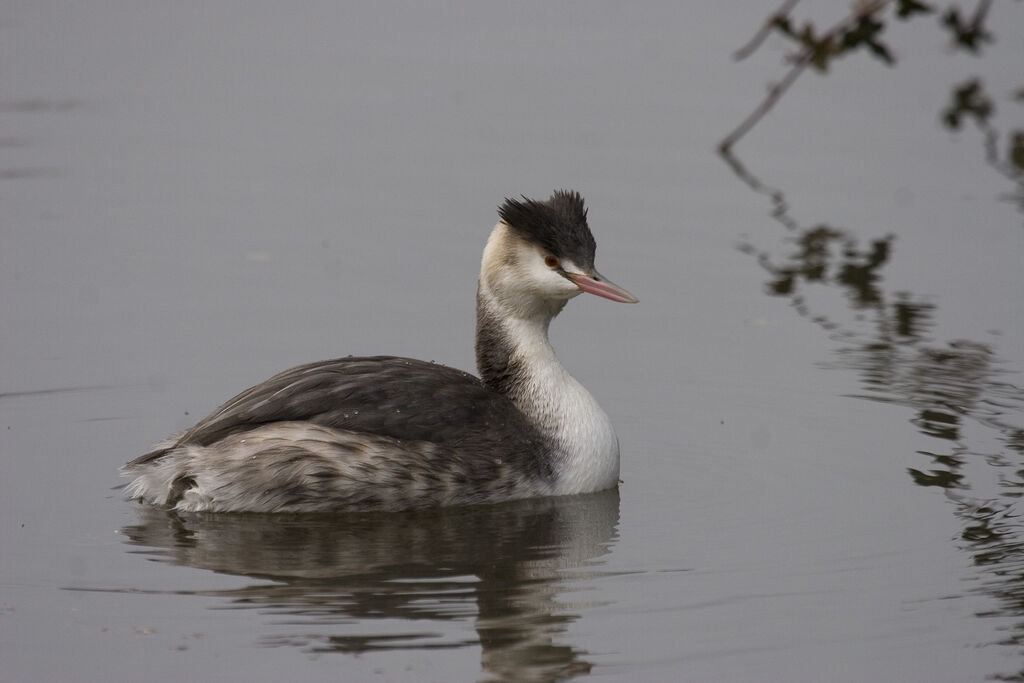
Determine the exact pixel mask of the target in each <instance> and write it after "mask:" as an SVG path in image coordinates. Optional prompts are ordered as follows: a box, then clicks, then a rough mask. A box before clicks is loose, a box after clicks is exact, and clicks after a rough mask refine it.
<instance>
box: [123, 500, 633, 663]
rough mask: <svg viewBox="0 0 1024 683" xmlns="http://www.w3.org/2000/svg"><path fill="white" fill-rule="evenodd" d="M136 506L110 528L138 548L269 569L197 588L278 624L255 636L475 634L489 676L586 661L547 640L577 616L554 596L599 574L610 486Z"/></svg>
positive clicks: (366, 642)
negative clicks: (285, 504)
mask: <svg viewBox="0 0 1024 683" xmlns="http://www.w3.org/2000/svg"><path fill="white" fill-rule="evenodd" d="M138 515H139V523H138V524H135V525H132V526H126V527H124V528H123V529H122V530H121V532H122V533H123V534H124V536H125V538H126V539H127V542H128V543H129V544H131V545H132V546H139V547H143V548H145V550H144V551H143V552H144V553H145V554H147V555H152V556H153V557H154V558H156V559H158V560H160V561H164V562H169V563H171V564H177V565H182V566H188V567H196V568H200V569H208V570H212V571H215V572H218V573H223V574H231V575H237V576H245V577H249V578H253V579H264V580H267V581H271V582H273V583H262V582H261V583H253V584H251V585H247V586H245V587H242V588H237V589H231V590H224V591H203V592H202V594H203V595H208V596H214V597H221V598H224V599H226V600H228V601H229V606H230V607H232V608H239V609H256V610H259V611H260V613H261V614H262V615H263V616H264V617H265V618H266V619H267V621H268V623H269V624H271V625H273V626H274V628H281V629H282V632H281V633H280V634H279V635H274V636H272V637H268V638H265V639H263V640H262V641H261V643H260V644H261V645H263V646H267V647H274V646H293V647H298V648H300V649H302V650H304V651H306V652H308V653H311V654H323V653H332V652H333V653H351V654H360V653H367V652H372V651H380V650H403V649H407V650H438V649H455V648H464V647H474V646H477V645H479V646H480V647H481V648H482V655H481V659H482V662H481V664H482V668H483V671H485V672H486V673H487V674H489V675H492V676H496V677H499V678H502V679H514V680H524V681H525V680H550V679H553V678H563V677H569V676H572V675H575V674H581V673H586V672H588V671H589V669H590V664H589V663H588V662H586V661H585V660H584V659H582V656H583V655H584V654H585V653H584V652H582V651H580V650H579V649H578V648H575V647H573V646H572V645H567V644H559V643H557V642H556V640H557V639H559V638H560V637H561V636H564V635H565V633H566V629H567V627H568V624H570V623H571V622H573V621H575V620H576V619H577V618H578V614H577V613H576V612H577V611H578V610H576V608H574V604H573V603H571V602H565V601H561V600H559V595H560V594H562V593H565V592H566V591H570V590H571V591H573V592H574V593H575V594H577V595H579V594H581V593H580V591H582V590H585V589H586V588H587V587H588V584H587V581H588V580H593V579H594V577H595V573H597V574H600V571H599V569H598V567H599V566H600V565H601V563H602V562H601V560H600V558H601V557H602V556H605V555H607V554H608V553H609V552H610V551H611V548H612V546H613V545H614V543H615V540H616V537H617V527H618V521H619V495H618V491H617V490H614V489H613V490H610V491H603V492H601V493H595V494H590V495H581V496H566V497H560V498H537V499H529V500H523V501H516V502H513V503H505V504H500V505H484V506H477V507H465V508H441V509H434V510H423V511H415V512H405V513H347V514H338V515H281V514H275V515H259V514H219V515H218V514H180V513H173V512H168V511H164V510H158V509H154V508H150V507H148V506H145V507H139V508H138ZM588 604H591V603H588ZM393 620H402V628H403V629H407V628H408V627H409V626H413V625H423V624H426V623H430V622H433V626H434V630H430V629H429V628H428V629H424V628H422V626H420V627H419V628H418V629H417V630H404V631H401V632H396V631H395V629H394V621H393ZM470 621H472V623H473V628H474V629H475V632H476V635H475V637H471V638H466V637H465V636H466V633H467V629H465V628H461V624H462V622H470ZM375 622H377V624H378V625H379V628H375ZM438 625H440V626H441V628H438ZM375 631H376V632H375ZM439 631H440V632H439Z"/></svg>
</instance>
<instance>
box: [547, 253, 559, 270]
mask: <svg viewBox="0 0 1024 683" xmlns="http://www.w3.org/2000/svg"><path fill="white" fill-rule="evenodd" d="M544 265H546V266H547V267H548V268H557V267H558V259H556V258H555V257H554V256H545V257H544Z"/></svg>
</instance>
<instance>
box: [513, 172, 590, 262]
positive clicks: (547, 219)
mask: <svg viewBox="0 0 1024 683" xmlns="http://www.w3.org/2000/svg"><path fill="white" fill-rule="evenodd" d="M498 215H499V216H500V217H501V220H502V221H503V222H504V223H505V224H506V225H508V226H509V227H510V228H512V229H513V230H514V231H515V232H517V233H518V234H519V235H520V236H522V237H524V238H525V239H527V240H529V241H531V242H534V243H535V244H538V245H540V246H541V247H543V248H544V249H546V250H548V251H549V252H551V253H552V254H553V255H554V256H556V257H558V258H564V259H569V260H571V261H573V262H574V263H576V265H578V266H581V267H585V268H589V267H592V266H593V265H594V251H595V249H596V245H595V243H594V236H593V234H591V232H590V228H589V227H588V226H587V209H586V207H585V206H584V205H583V197H581V196H580V193H579V192H574V191H573V190H557V191H555V193H554V194H552V195H551V198H550V199H548V200H547V201H538V200H536V199H528V198H527V197H523V198H522V200H518V199H507V198H506V199H505V203H504V204H502V205H501V206H500V207H498Z"/></svg>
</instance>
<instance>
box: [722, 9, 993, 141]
mask: <svg viewBox="0 0 1024 683" xmlns="http://www.w3.org/2000/svg"><path fill="white" fill-rule="evenodd" d="M981 1H982V3H986V2H989V0H981ZM889 2H891V0H867V1H865V2H862V3H859V4H858V5H857V6H855V8H854V10H853V11H852V12H851V13H850V15H849V16H847V17H846V18H845V19H843V20H842V21H840V22H839V23H837V24H836V25H835V26H833V27H832V28H830V29H829V30H827V31H825V32H824V33H823V34H821V38H820V39H819V40H818V42H821V43H824V42H828V41H831V40H832V39H833V38H834V37H835V36H837V35H838V34H839V33H840V32H842V31H845V30H847V28H849V27H850V26H851V25H853V24H855V23H856V22H858V21H860V20H861V19H862V18H863V17H864V16H866V15H869V14H874V13H876V12H879V11H881V10H882V9H883V8H884V7H885V6H886V5H888V4H889ZM794 4H796V3H795V1H792V0H786V2H784V3H783V4H782V6H781V7H780V8H779V10H778V11H776V13H775V14H773V15H772V16H771V18H770V19H769V20H768V21H766V22H765V25H764V27H762V29H761V30H760V31H759V32H758V34H757V35H755V36H754V39H753V40H751V41H750V42H749V43H747V45H745V46H743V47H742V48H740V51H739V52H740V53H743V54H744V56H745V55H746V54H749V51H748V48H750V47H751V46H752V45H753V46H754V48H756V47H757V46H758V45H760V44H761V42H762V41H763V40H764V36H763V35H762V34H766V33H767V32H768V31H769V30H770V29H771V26H772V25H773V24H774V22H775V21H776V20H777V19H779V18H780V17H782V16H784V15H783V14H782V11H783V10H785V9H786V8H787V5H789V6H792V5H794ZM813 54H814V53H813V51H812V50H811V49H810V48H808V47H805V48H804V49H803V50H801V51H800V52H799V53H798V54H797V55H796V56H795V57H794V58H793V66H792V68H790V70H789V73H787V74H786V75H785V77H783V79H782V80H781V81H779V82H778V83H776V84H775V85H773V86H771V87H770V88H768V94H767V95H765V98H764V99H763V100H762V101H761V104H759V105H758V106H757V108H756V109H754V111H752V112H751V113H750V114H749V115H748V116H747V118H745V119H744V120H743V121H742V122H741V123H740V125H738V126H736V128H735V129H733V131H732V132H731V133H729V134H728V135H726V136H725V137H724V138H722V141H721V142H720V143H718V151H719V152H720V153H721V154H723V155H724V154H727V153H728V152H729V151H730V150H731V149H732V147H733V145H735V144H736V143H737V142H738V141H739V139H740V138H742V137H743V136H744V135H746V134H747V132H749V131H750V129H751V128H753V127H754V126H755V125H756V124H757V122H758V121H760V120H761V119H762V118H764V116H765V114H767V113H768V112H769V111H771V110H772V107H774V106H775V104H776V102H778V101H779V98H780V97H782V95H783V94H785V92H786V91H787V90H789V87H790V86H791V85H793V82H794V81H796V79H797V78H798V77H799V76H800V74H801V73H803V71H804V69H806V68H807V67H808V65H810V63H811V59H812V57H813Z"/></svg>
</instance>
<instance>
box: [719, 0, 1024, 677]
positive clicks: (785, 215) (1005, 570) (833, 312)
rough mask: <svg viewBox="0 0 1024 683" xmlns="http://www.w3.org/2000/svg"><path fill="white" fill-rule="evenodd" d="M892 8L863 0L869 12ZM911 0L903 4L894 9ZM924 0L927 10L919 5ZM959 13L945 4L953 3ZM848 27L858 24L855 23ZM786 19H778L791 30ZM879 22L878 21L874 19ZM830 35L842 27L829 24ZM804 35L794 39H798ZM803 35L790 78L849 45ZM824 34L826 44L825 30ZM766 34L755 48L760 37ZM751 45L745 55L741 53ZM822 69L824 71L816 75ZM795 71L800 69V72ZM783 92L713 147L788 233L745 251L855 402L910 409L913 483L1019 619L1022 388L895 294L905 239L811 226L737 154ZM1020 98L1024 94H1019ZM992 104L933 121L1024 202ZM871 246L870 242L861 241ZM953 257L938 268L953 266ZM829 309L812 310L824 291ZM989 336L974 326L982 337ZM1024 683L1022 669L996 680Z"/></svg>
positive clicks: (1020, 160) (1015, 639)
mask: <svg viewBox="0 0 1024 683" xmlns="http://www.w3.org/2000/svg"><path fill="white" fill-rule="evenodd" d="M794 4H795V2H792V1H790V2H786V3H784V4H783V5H782V7H781V8H780V10H779V12H778V13H777V14H776V15H773V16H772V17H770V21H768V22H767V23H766V24H765V29H764V31H765V32H766V31H769V30H772V29H778V28H779V21H780V17H782V18H783V19H786V20H787V22H788V12H789V11H790V10H791V9H792V7H793V5H794ZM887 4H888V3H874V4H870V3H868V4H862V5H863V7H866V8H867V9H866V10H865V11H867V14H866V15H863V16H868V17H871V16H874V15H876V14H877V13H878V12H880V11H881V10H882V9H884V8H885V6H886V5H887ZM906 4H907V3H899V7H902V6H904V5H906ZM922 7H923V6H922ZM987 7H988V3H987V2H984V0H983V1H982V2H981V3H979V5H978V7H977V10H976V12H975V13H974V15H973V18H972V19H971V20H970V21H968V22H966V23H964V22H959V23H958V21H954V20H955V19H956V16H955V15H954V14H948V13H947V18H946V20H945V25H946V27H947V28H948V29H950V30H952V31H953V32H954V33H955V35H956V37H957V41H958V43H963V44H965V45H974V44H975V42H977V41H976V40H975V39H976V38H978V36H983V37H984V38H985V40H986V41H987V42H992V41H993V40H994V39H993V38H992V36H991V34H988V33H987V31H985V28H984V19H985V16H986V13H987ZM953 11H954V10H950V12H953ZM863 16H861V15H857V14H856V11H855V13H854V14H853V15H851V17H850V18H848V19H847V20H844V21H845V23H840V24H839V25H838V26H839V27H840V29H842V30H847V29H846V28H845V27H846V26H847V24H849V25H850V26H856V25H859V22H860V21H861V19H862V18H863ZM851 22H853V23H851ZM788 25H789V24H788V23H786V24H783V25H782V26H783V28H785V27H787V26H788ZM880 25H881V24H879V26H880ZM833 32H834V31H833ZM792 35H793V36H794V37H798V36H797V34H792ZM809 35H810V34H808V33H805V34H802V36H803V37H800V41H801V42H803V43H805V44H804V45H803V50H804V51H803V52H802V53H801V54H800V55H799V58H798V60H797V63H796V66H794V67H793V68H792V70H791V71H790V73H791V74H799V73H800V71H802V68H803V66H807V65H809V64H810V63H811V60H812V58H813V57H814V55H816V54H824V55H825V56H827V57H829V58H830V59H831V58H832V57H833V56H836V55H838V54H841V52H835V53H832V52H829V51H825V52H824V53H822V52H820V51H815V49H814V48H815V46H816V43H815V42H814V41H810V43H808V41H809V40H810V39H809V38H808V37H807V36H809ZM824 35H825V37H824V38H822V39H821V40H822V41H824V42H827V41H828V40H831V38H830V37H829V36H830V35H831V33H826V34H824ZM760 39H763V36H760V34H759V40H757V41H755V42H753V43H752V49H756V47H757V46H758V45H760ZM747 54H749V50H748V51H745V52H744V54H743V56H746V55H747ZM822 71H823V72H824V70H822ZM793 77H794V78H795V75H794V76H793ZM784 92H785V88H781V89H780V88H778V87H776V88H774V89H772V90H771V91H770V92H769V96H768V97H767V98H766V99H765V101H764V102H763V103H762V105H761V106H760V107H759V108H758V109H757V110H755V112H754V114H752V115H751V117H749V118H748V120H747V121H744V122H743V124H741V125H740V126H739V127H738V128H737V129H736V130H735V131H734V132H733V133H731V134H730V135H729V136H727V137H726V138H725V139H724V140H723V141H722V142H721V143H720V145H719V154H720V155H721V157H722V159H723V161H724V162H725V163H726V164H727V165H728V166H729V168H730V169H731V170H732V171H733V173H734V174H735V175H736V177H737V178H738V179H739V180H740V181H741V182H742V183H743V184H745V185H746V186H747V187H748V188H749V189H750V190H752V191H753V192H756V193H758V194H761V195H764V196H766V197H767V199H768V200H769V204H770V209H769V212H770V215H771V217H772V218H773V219H774V220H775V221H777V222H778V223H779V224H780V225H781V226H782V227H783V228H784V231H783V232H782V233H781V234H780V235H779V237H780V238H781V243H782V244H784V245H787V246H785V247H783V248H784V249H786V250H788V252H789V253H788V255H787V256H783V257H781V258H780V257H779V256H777V255H775V254H774V253H773V252H774V251H775V250H774V249H773V248H757V247H755V246H753V244H751V243H745V244H742V245H741V246H740V249H741V251H743V252H745V253H748V254H750V255H751V256H754V257H755V258H756V259H757V260H758V263H759V264H760V265H761V266H762V267H763V268H765V270H767V271H768V273H769V280H768V282H767V283H766V286H765V291H766V293H767V294H769V295H770V296H779V297H785V298H787V299H788V300H789V301H790V303H791V305H792V307H793V308H794V309H795V310H796V311H797V313H799V315H801V316H802V317H804V318H806V319H808V320H810V321H811V322H813V323H815V324H816V325H818V326H820V327H821V328H822V329H823V330H824V331H825V332H826V333H827V334H828V335H829V337H830V338H831V339H833V340H834V341H835V349H834V353H835V359H836V360H835V361H834V362H831V363H829V364H827V366H828V367H833V368H843V369H848V370H854V371H855V372H856V373H857V374H858V375H859V378H860V382H861V391H859V392H857V393H856V394H855V396H856V397H857V398H861V399H867V400H872V401H879V402H883V403H891V404H894V405H898V406H901V407H909V408H911V409H912V410H913V411H914V417H913V419H912V424H913V425H914V426H915V427H916V428H917V430H918V432H919V434H920V435H921V437H922V439H923V440H924V443H925V446H926V447H925V448H922V449H921V450H919V451H918V452H917V454H918V455H919V456H920V457H921V458H922V465H921V466H920V467H914V468H908V474H909V475H910V479H911V481H913V483H914V484H916V485H918V486H922V487H929V488H937V489H940V490H942V491H943V493H944V494H945V496H946V497H947V498H948V499H949V500H950V502H951V503H952V504H953V509H954V512H955V514H956V516H957V517H958V519H959V520H960V522H961V525H962V529H963V531H962V534H961V543H962V548H963V549H964V551H965V552H967V553H969V554H970V555H971V557H972V558H973V561H974V564H975V566H976V567H978V571H979V578H980V581H979V586H980V588H979V590H981V591H983V592H985V593H986V594H988V595H990V596H992V597H994V598H995V599H996V600H997V604H998V605H999V606H1000V608H999V609H997V610H993V611H992V612H991V613H987V614H979V616H980V617H986V616H994V617H1007V616H1009V617H1013V618H1017V619H1019V618H1021V617H1024V524H1022V521H1021V519H1022V518H1021V510H1020V503H1019V501H1020V499H1021V497H1022V496H1024V469H1022V468H1024V389H1022V388H1021V387H1020V386H1018V384H1019V382H1018V384H1015V383H1014V381H1016V378H1015V377H1014V376H1013V375H1011V374H1010V373H1009V372H1007V371H1006V370H1005V363H1004V362H1003V360H1002V359H1001V358H1000V357H999V354H998V351H997V349H996V348H995V346H994V343H986V342H982V341H978V340H976V339H952V340H948V341H945V342H942V341H937V340H936V339H935V338H934V333H933V330H934V328H935V326H936V325H935V319H936V317H937V315H938V309H937V306H936V305H935V304H934V303H932V302H931V301H930V299H929V297H928V296H927V295H919V294H914V293H911V292H905V291H892V290H891V288H890V287H886V286H885V278H884V271H885V268H886V266H887V265H888V264H889V263H890V260H891V258H892V254H893V252H894V250H895V249H896V246H897V241H896V240H895V239H894V237H893V236H892V235H882V236H877V237H875V238H873V239H868V240H864V239H863V238H862V237H859V236H858V235H857V234H856V232H855V231H854V230H849V229H845V228H840V227H836V226H835V225H832V224H829V223H817V224H811V225H808V224H805V223H803V222H801V221H800V220H799V219H798V218H797V217H796V215H795V212H794V210H793V206H792V205H791V204H790V202H789V201H788V200H787V197H786V192H785V191H784V190H783V189H782V188H780V187H778V186H774V185H772V184H771V183H770V182H769V181H767V180H765V179H764V178H762V177H761V176H759V175H758V174H756V173H755V172H753V171H752V170H751V168H750V167H749V166H748V165H747V163H745V162H744V161H743V160H741V158H740V156H739V155H737V154H736V153H735V152H734V151H733V147H734V144H735V143H736V142H737V141H738V139H739V138H740V137H742V136H743V135H744V134H746V133H747V132H748V131H749V130H750V129H751V128H752V127H753V126H754V125H755V124H756V123H757V122H758V121H759V120H760V118H761V117H763V116H764V115H765V114H767V112H768V111H769V110H770V109H771V108H772V106H773V105H774V104H775V102H776V101H777V100H778V99H779V97H781V96H782V95H783V94H784ZM1018 99H1019V100H1020V101H1024V94H1020V93H1019V94H1018ZM994 111H995V108H994V105H993V101H992V99H991V98H990V97H989V96H988V95H987V94H986V93H985V91H984V87H983V85H982V83H981V80H980V79H972V80H970V81H968V82H967V83H966V84H961V85H954V87H953V96H952V97H951V104H950V105H949V107H947V109H946V110H945V111H944V112H942V115H941V117H939V119H940V121H941V123H942V124H943V125H945V126H946V127H947V128H949V129H951V130H957V129H959V128H960V127H961V124H962V122H963V121H966V120H972V121H974V122H975V123H976V124H977V126H978V128H979V129H980V130H981V131H982V133H983V134H984V146H985V155H984V161H985V162H986V163H987V164H988V165H989V166H991V167H993V168H995V169H996V170H997V171H999V172H1000V174H1001V175H1002V176H1003V177H1004V178H1006V179H1009V180H1010V181H1012V182H1014V183H1015V184H1016V191H1015V192H1014V193H1013V194H1011V195H1008V196H1004V197H1003V198H1008V199H1010V200H1011V201H1013V202H1014V203H1015V204H1017V206H1018V207H1019V208H1020V209H1021V210H1024V199H1022V198H1024V152H1022V151H1021V150H1024V132H1021V131H1019V130H1012V131H1011V132H1010V133H1009V135H1007V136H1005V138H1006V139H1008V140H1009V143H1008V144H1007V146H1006V150H1005V154H1002V153H1001V152H1000V150H999V141H1000V140H1001V139H1003V137H1004V136H1000V134H999V131H998V130H997V129H996V128H995V126H994V124H993V123H992V121H991V118H992V114H993V112H994ZM865 241H866V244H865ZM950 265H951V264H936V266H937V267H940V268H942V267H950ZM830 292H839V293H841V294H842V299H843V300H844V301H845V304H846V305H845V307H843V306H836V305H835V304H834V303H833V302H834V301H835V297H834V296H833V297H829V296H828V295H829V293H830ZM823 298H824V299H825V300H827V301H829V303H828V304H825V305H815V303H814V302H816V301H819V300H821V299H823ZM983 333H984V331H979V333H978V336H982V334H983ZM1000 644H1001V645H1008V646H1011V647H1013V648H1015V649H1016V651H1017V653H1018V654H1022V653H1024V649H1022V648H1024V623H1021V622H1017V624H1016V625H1015V626H1014V627H1013V628H1011V629H1009V631H1008V632H1007V633H1006V634H1005V637H1004V638H1003V639H1002V640H1001V641H1000ZM989 678H992V679H996V680H1014V681H1024V669H1020V670H1017V671H1011V672H1008V673H998V674H993V675H991V676H989Z"/></svg>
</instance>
